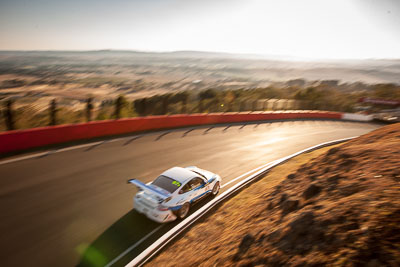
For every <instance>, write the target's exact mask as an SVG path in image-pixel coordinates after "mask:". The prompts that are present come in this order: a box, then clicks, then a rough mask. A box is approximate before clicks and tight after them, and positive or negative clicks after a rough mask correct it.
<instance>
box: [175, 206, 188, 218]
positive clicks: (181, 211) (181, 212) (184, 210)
mask: <svg viewBox="0 0 400 267" xmlns="http://www.w3.org/2000/svg"><path fill="white" fill-rule="evenodd" d="M189 208H190V205H189V203H185V204H183V205H182V207H181V208H180V209H179V210H178V217H179V219H183V218H185V217H186V216H187V215H188V213H189Z"/></svg>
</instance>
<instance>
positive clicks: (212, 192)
mask: <svg viewBox="0 0 400 267" xmlns="http://www.w3.org/2000/svg"><path fill="white" fill-rule="evenodd" d="M220 188H221V186H220V185H219V182H216V183H215V185H214V187H213V189H212V191H211V194H212V195H213V196H216V195H217V194H218V192H219V189H220Z"/></svg>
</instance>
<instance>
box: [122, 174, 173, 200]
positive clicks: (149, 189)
mask: <svg viewBox="0 0 400 267" xmlns="http://www.w3.org/2000/svg"><path fill="white" fill-rule="evenodd" d="M128 184H133V185H135V186H137V187H138V188H140V189H142V190H143V191H146V192H148V193H150V194H153V195H157V196H158V197H160V198H162V199H166V198H168V197H170V196H171V194H166V193H165V192H163V191H161V190H157V189H156V188H154V187H151V186H148V185H147V184H144V183H142V182H141V181H139V180H136V179H130V180H128Z"/></svg>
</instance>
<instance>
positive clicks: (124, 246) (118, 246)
mask: <svg viewBox="0 0 400 267" xmlns="http://www.w3.org/2000/svg"><path fill="white" fill-rule="evenodd" d="M211 199H212V196H208V197H206V198H204V199H203V200H200V201H199V202H198V203H197V204H196V205H194V206H192V207H191V209H190V212H189V214H188V216H189V215H190V214H192V213H193V212H194V211H196V210H197V209H199V208H201V207H202V206H203V205H204V204H206V203H207V202H208V201H210V200H211ZM180 222H181V221H180V220H176V221H174V222H170V223H166V224H159V223H156V222H153V221H151V220H149V219H148V218H147V217H145V216H144V215H142V214H139V213H138V212H136V211H135V210H133V209H132V210H131V211H129V212H128V213H127V214H125V215H124V216H123V217H121V218H120V219H119V220H118V221H116V222H115V223H114V224H113V225H111V226H110V227H109V228H108V229H107V230H106V231H104V232H103V233H102V234H101V235H100V236H99V237H98V238H97V239H96V240H95V241H94V242H93V243H92V244H90V245H89V246H85V247H86V248H85V249H84V250H83V251H81V255H82V256H81V259H80V262H79V263H78V264H77V266H79V267H98V266H99V267H100V266H106V265H107V264H109V263H110V262H111V261H113V260H114V259H116V258H117V257H120V255H121V254H125V255H123V256H122V257H120V259H119V260H118V261H116V262H115V263H113V264H112V266H125V265H126V264H128V263H129V262H130V261H131V260H132V259H133V258H134V257H136V256H137V255H139V254H140V253H141V252H142V251H143V250H145V249H146V248H147V247H148V246H150V245H151V244H152V243H153V242H154V241H156V240H157V239H158V238H160V237H161V236H162V235H164V234H165V233H166V232H168V231H169V230H171V229H172V228H173V227H174V226H176V225H177V224H178V223H180ZM160 226H162V227H160ZM157 228H159V230H157V231H155V232H154V233H153V234H151V235H150V236H149V237H148V238H145V240H143V242H141V243H140V244H139V245H137V246H135V244H137V243H138V242H139V240H141V239H143V238H144V237H146V236H147V235H149V233H151V232H152V231H154V230H156V229H157ZM133 246H135V247H134V248H133V249H131V248H132V247H133ZM78 250H79V249H78Z"/></svg>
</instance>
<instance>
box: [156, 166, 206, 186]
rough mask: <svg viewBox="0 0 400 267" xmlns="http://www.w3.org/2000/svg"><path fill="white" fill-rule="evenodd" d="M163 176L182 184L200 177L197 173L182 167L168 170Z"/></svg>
mask: <svg viewBox="0 0 400 267" xmlns="http://www.w3.org/2000/svg"><path fill="white" fill-rule="evenodd" d="M161 175H164V176H167V177H169V178H171V179H174V180H176V181H178V182H180V183H185V182H186V181H188V180H190V179H192V178H194V177H198V176H199V175H197V174H196V173H194V172H192V171H189V170H188V169H185V168H181V167H173V168H171V169H168V170H166V171H165V172H163V173H162V174H161Z"/></svg>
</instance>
